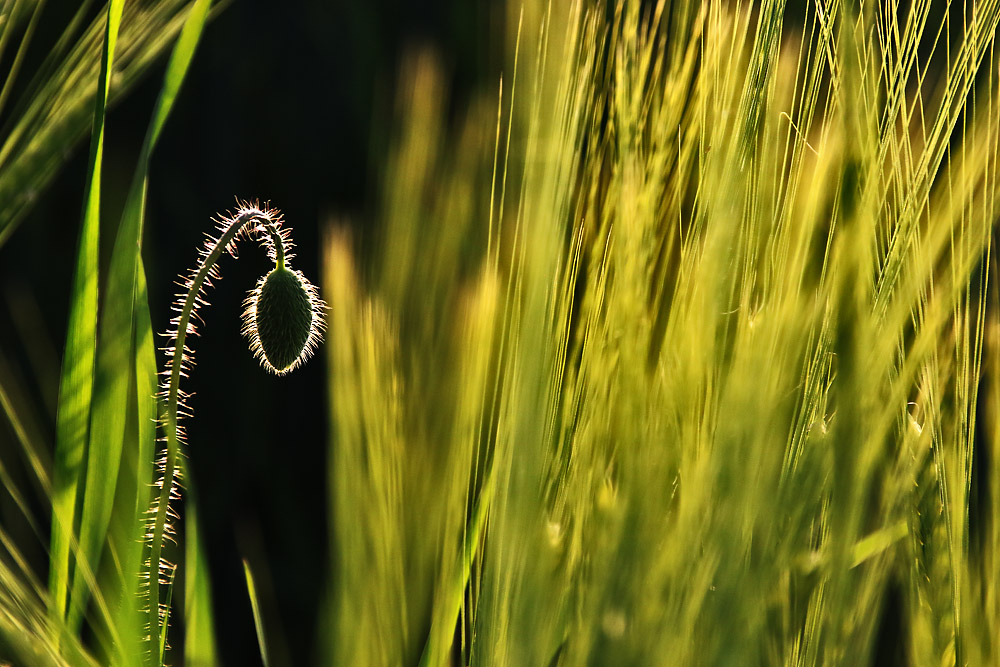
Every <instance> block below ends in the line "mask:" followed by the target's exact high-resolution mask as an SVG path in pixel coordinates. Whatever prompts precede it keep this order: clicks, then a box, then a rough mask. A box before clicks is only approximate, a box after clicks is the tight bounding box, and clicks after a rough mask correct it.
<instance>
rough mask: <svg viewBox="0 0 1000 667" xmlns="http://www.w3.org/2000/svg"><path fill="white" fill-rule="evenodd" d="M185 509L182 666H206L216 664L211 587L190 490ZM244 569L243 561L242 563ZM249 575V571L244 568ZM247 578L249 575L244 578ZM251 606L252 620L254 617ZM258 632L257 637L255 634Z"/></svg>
mask: <svg viewBox="0 0 1000 667" xmlns="http://www.w3.org/2000/svg"><path fill="white" fill-rule="evenodd" d="M190 486H191V485H190V483H189V490H188V497H189V498H190V502H189V503H188V509H187V515H186V516H187V526H186V528H185V531H184V534H185V536H186V540H185V547H184V549H185V553H184V628H185V630H186V632H185V635H184V664H186V665H189V666H190V667H209V666H210V665H217V664H219V656H218V650H217V648H216V645H215V627H214V623H213V620H212V585H211V580H210V579H209V572H208V560H207V558H206V557H205V549H204V545H203V543H202V540H201V534H200V528H199V525H198V511H197V505H196V503H195V502H194V498H193V496H192V495H191V493H192V491H191V489H190ZM244 567H245V568H246V567H247V565H246V561H244ZM247 572H249V569H247ZM248 576H249V575H248ZM256 612H257V607H256V604H254V618H255V619H256V617H257V613H256ZM259 632H260V631H259V630H258V634H259Z"/></svg>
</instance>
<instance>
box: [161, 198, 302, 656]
mask: <svg viewBox="0 0 1000 667" xmlns="http://www.w3.org/2000/svg"><path fill="white" fill-rule="evenodd" d="M252 222H256V223H257V224H260V225H261V226H262V227H263V228H264V230H265V231H266V232H267V233H268V234H269V235H270V238H271V242H272V243H273V244H274V254H275V263H276V264H278V265H279V266H282V267H283V266H284V263H285V252H284V239H283V237H282V234H281V231H280V230H279V229H278V227H277V225H275V223H274V221H273V220H271V218H270V216H269V214H268V213H267V212H265V211H261V210H259V209H257V208H248V209H244V210H242V211H240V213H239V215H237V216H236V217H235V218H234V219H233V220H232V221H231V223H230V224H229V226H228V227H226V228H225V229H224V230H223V232H222V234H221V235H220V236H219V238H218V239H216V240H215V241H214V242H213V243H212V245H211V246H210V247H209V248H206V250H207V253H206V254H205V255H204V257H203V259H202V261H201V264H200V265H199V267H198V270H197V271H196V272H195V274H194V275H193V276H192V277H191V279H190V281H189V284H188V291H187V295H186V296H185V298H184V302H183V305H182V307H181V309H180V313H179V315H178V317H177V329H176V334H175V340H174V347H173V350H172V354H171V358H170V364H169V373H170V374H169V379H168V380H167V387H166V404H165V406H164V410H163V415H162V422H161V423H162V428H163V430H164V436H165V440H166V453H165V456H164V458H163V478H162V480H161V482H160V491H159V495H158V497H157V499H156V500H155V501H154V502H155V504H154V507H153V508H152V509H151V514H154V516H155V518H154V519H153V525H152V529H151V531H150V532H149V539H150V557H149V569H148V577H149V610H148V614H149V633H150V634H149V640H150V643H151V646H152V648H153V651H155V652H156V653H158V654H159V662H158V663H157V664H162V662H163V648H162V647H163V646H164V645H165V644H164V642H163V637H164V635H165V628H164V627H163V624H162V623H161V620H160V584H161V581H160V571H161V567H162V565H161V561H162V558H161V554H162V552H163V541H164V536H165V533H166V530H167V512H168V511H169V504H170V496H171V494H172V492H173V488H174V481H175V478H176V476H177V469H178V455H179V452H180V441H181V435H180V433H179V429H178V421H179V420H178V410H179V407H180V378H181V374H182V373H183V370H184V360H185V357H186V356H187V352H186V349H185V340H186V338H187V333H188V327H189V325H190V322H191V316H192V314H193V313H194V311H195V309H196V308H197V304H198V302H199V295H200V294H201V289H202V286H203V285H204V284H205V281H206V280H207V279H208V278H209V276H212V275H213V272H212V270H213V268H214V266H215V263H216V262H217V261H218V259H219V257H220V256H221V255H222V253H223V252H225V250H226V248H227V247H228V246H229V244H230V243H232V242H233V241H235V240H236V239H237V238H238V236H239V234H240V232H241V231H243V229H244V228H246V226H247V225H248V224H250V223H252Z"/></svg>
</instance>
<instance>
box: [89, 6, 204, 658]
mask: <svg viewBox="0 0 1000 667" xmlns="http://www.w3.org/2000/svg"><path fill="white" fill-rule="evenodd" d="M210 4H211V3H210V2H209V0H199V1H198V2H196V3H195V4H194V5H193V7H192V9H191V12H190V14H189V15H188V18H187V20H186V22H185V25H184V28H183V29H182V31H181V35H180V37H179V38H178V41H177V44H176V45H175V46H174V50H173V53H172V54H171V57H170V62H169V63H168V65H167V70H166V74H165V76H164V82H163V87H162V88H161V90H160V97H159V99H158V101H157V105H156V109H155V111H154V113H153V118H152V120H151V122H150V126H149V129H148V131H147V134H146V139H145V141H144V143H143V146H142V150H141V152H140V155H139V162H138V165H137V167H136V171H135V174H134V175H133V180H132V186H131V188H130V190H129V194H128V198H127V199H126V203H125V209H124V212H123V214H122V219H121V222H120V224H119V229H118V234H117V237H116V240H115V247H114V251H113V253H112V257H111V269H110V271H109V276H108V283H107V291H106V297H105V303H104V308H103V311H102V322H101V334H100V339H99V343H98V350H97V367H96V373H95V382H94V405H93V408H92V412H91V433H90V447H89V451H88V460H87V477H86V486H85V489H84V504H83V514H82V516H81V524H80V554H81V558H85V559H86V561H87V562H88V563H90V564H91V566H92V567H95V568H96V564H97V562H98V560H99V558H100V553H101V544H102V539H103V536H104V535H105V532H106V531H107V529H108V525H109V522H110V520H111V512H112V508H113V506H114V500H115V490H116V488H117V487H118V484H117V480H118V473H119V467H120V463H121V458H122V446H123V444H124V442H125V440H126V438H127V437H129V435H130V434H127V433H126V425H127V424H129V423H133V424H138V425H139V429H140V433H139V434H131V437H138V435H140V434H141V433H142V430H143V429H144V426H145V425H142V424H139V421H140V420H138V419H136V421H135V422H131V421H130V420H129V419H128V415H127V414H126V412H125V411H124V410H123V407H122V406H125V405H128V404H129V396H128V394H129V389H130V387H132V388H133V390H136V389H140V390H142V391H143V392H145V388H146V387H152V386H155V377H145V376H146V375H149V374H150V373H151V372H153V373H155V371H154V370H153V369H151V368H150V367H149V358H148V354H146V355H143V354H142V352H141V350H138V349H137V346H136V323H137V319H138V321H141V322H148V321H149V314H148V305H147V303H146V301H145V295H144V290H142V289H141V287H140V283H141V282H142V276H140V275H139V274H140V272H141V270H142V263H141V257H140V252H141V241H142V228H143V219H144V210H145V200H146V188H147V186H148V170H149V161H150V157H151V155H152V152H153V149H154V148H155V146H156V142H157V140H158V138H159V136H160V132H161V131H162V129H163V125H164V123H165V122H166V119H167V117H168V116H169V114H170V110H171V108H172V107H173V102H174V100H175V99H176V97H177V93H178V91H179V89H180V86H181V83H182V82H183V80H184V76H185V74H186V73H187V70H188V67H189V65H190V64H191V60H192V58H193V55H194V50H195V47H196V46H197V44H198V40H199V39H200V37H201V33H202V29H203V28H204V25H205V19H206V18H207V15H208V9H209V6H210ZM140 294H141V295H142V298H139V297H140ZM140 311H141V312H140ZM139 371H141V372H142V374H143V376H144V377H141V378H137V377H136V375H135V374H136V373H137V372H139ZM133 382H135V384H133ZM135 400H136V401H137V410H138V414H139V415H144V414H155V407H153V405H154V402H155V399H154V397H153V395H152V394H148V395H145V394H144V395H141V396H136V397H135ZM139 464H140V465H144V463H143V462H139ZM140 488H142V489H143V490H144V489H145V488H146V487H145V485H140ZM138 502H139V499H132V503H129V504H130V505H132V506H135V504H136V503H138ZM142 534H143V526H142V525H141V523H140V524H138V525H136V526H134V530H133V531H132V534H131V535H113V536H112V542H114V543H117V544H118V545H119V546H121V547H122V548H121V549H120V551H123V552H124V551H126V549H125V547H124V544H125V542H126V541H128V540H134V539H138V538H139V537H140V536H141V535H142ZM126 569H127V568H126ZM80 574H81V573H80V571H79V569H78V570H77V571H76V572H75V573H74V578H73V588H72V598H71V606H70V615H69V620H70V626H71V627H78V625H79V623H80V620H81V619H82V616H83V612H84V609H85V606H86V600H87V598H88V591H87V590H86V585H85V581H84V579H83V577H82V576H80ZM123 576H127V575H126V573H123ZM125 586H126V587H130V586H129V585H128V584H125ZM150 590H151V592H152V595H151V602H152V608H153V609H154V610H155V609H157V608H158V606H159V591H158V590H157V586H156V585H155V584H154V585H152V586H151V587H150ZM154 613H155V612H154ZM153 638H154V640H156V639H158V638H159V633H156V634H155V635H154V636H153Z"/></svg>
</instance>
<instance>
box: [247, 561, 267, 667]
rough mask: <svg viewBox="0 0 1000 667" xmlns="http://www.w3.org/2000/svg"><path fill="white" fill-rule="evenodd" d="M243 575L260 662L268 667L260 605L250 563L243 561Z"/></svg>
mask: <svg viewBox="0 0 1000 667" xmlns="http://www.w3.org/2000/svg"><path fill="white" fill-rule="evenodd" d="M243 573H244V574H245V575H246V578H247V594H248V595H249V596H250V606H251V607H252V608H253V625H254V628H256V629H257V644H258V645H259V646H260V660H261V662H263V663H264V667H268V660H267V642H266V641H265V640H264V623H263V619H262V617H261V613H260V603H259V602H258V601H257V586H256V585H255V584H254V580H253V572H251V571H250V563H249V561H247V559H246V558H244V559H243Z"/></svg>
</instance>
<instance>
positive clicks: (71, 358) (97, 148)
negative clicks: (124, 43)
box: [49, 0, 124, 618]
mask: <svg viewBox="0 0 1000 667" xmlns="http://www.w3.org/2000/svg"><path fill="white" fill-rule="evenodd" d="M123 6H124V0H115V1H112V2H111V3H109V4H108V22H107V30H106V31H105V35H104V49H103V54H102V56H101V76H100V81H99V83H98V92H97V100H96V103H95V109H94V125H93V130H92V132H91V147H90V161H89V164H88V167H87V172H88V174H87V176H88V178H87V184H86V190H85V192H84V200H83V201H84V204H83V222H82V225H81V230H80V244H79V250H78V253H77V261H76V270H75V274H74V276H73V288H72V292H71V295H70V313H69V326H68V331H67V334H66V352H65V355H64V356H63V367H62V377H61V380H60V384H59V408H58V416H57V422H56V452H55V461H54V464H55V465H54V468H53V488H52V537H51V545H50V550H51V560H50V567H49V592H50V594H51V595H52V613H53V614H54V615H55V616H58V617H60V618H62V617H63V615H64V614H65V612H66V599H67V593H68V586H69V565H70V563H69V561H70V542H71V538H72V533H73V522H74V519H75V514H76V502H77V487H78V484H79V477H80V473H81V468H80V466H81V464H82V462H83V456H84V450H85V449H86V443H87V431H88V419H89V416H90V407H91V397H92V390H93V381H94V348H95V345H96V343H97V289H98V288H97V283H98V260H99V234H100V199H101V161H102V158H103V152H104V115H105V109H106V106H107V102H108V88H109V86H110V83H111V72H112V69H113V64H114V53H115V44H116V42H117V40H118V28H119V24H120V22H121V16H122V8H123Z"/></svg>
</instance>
